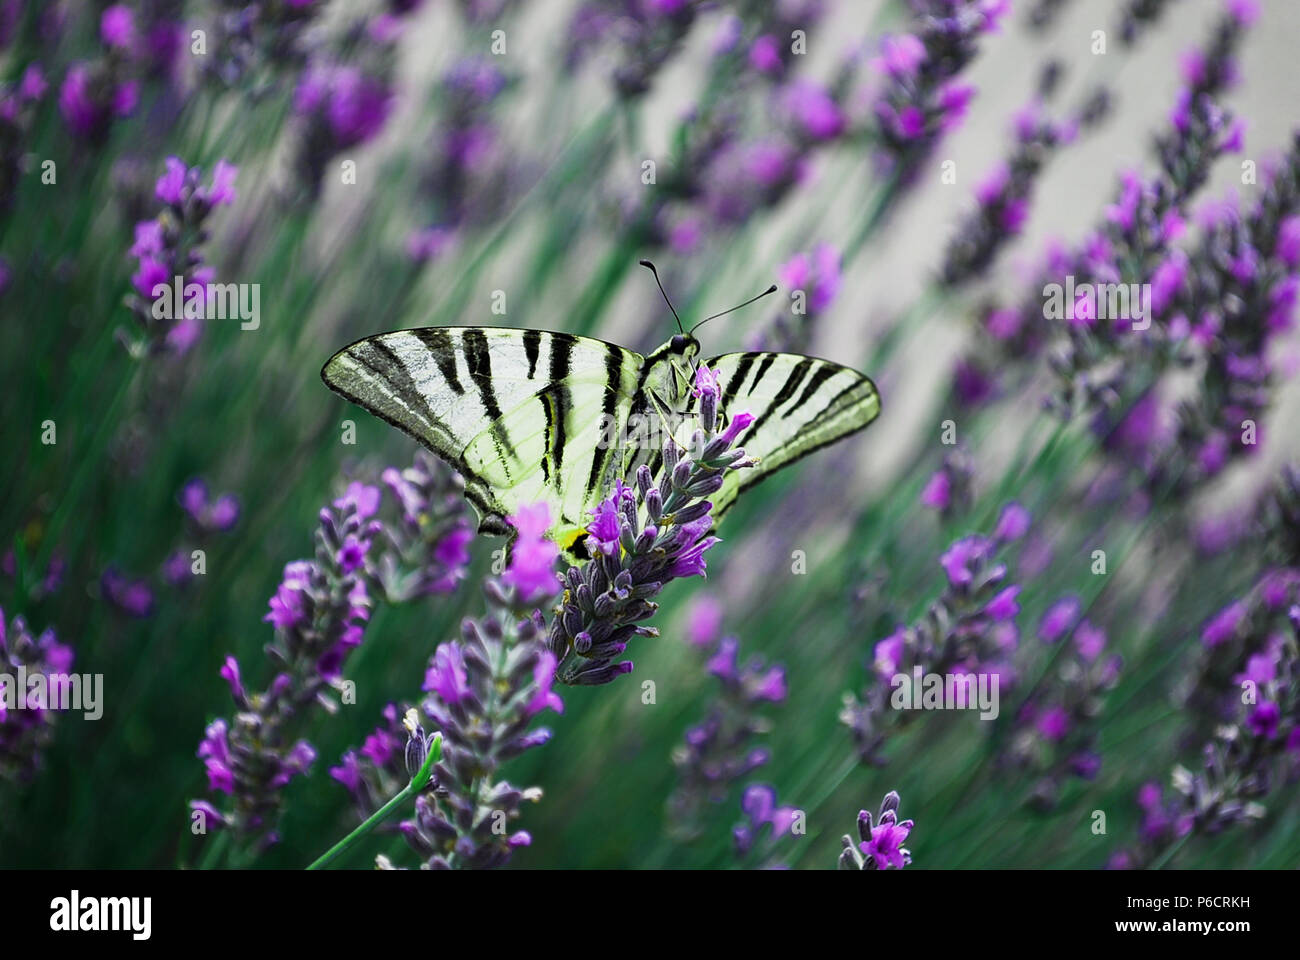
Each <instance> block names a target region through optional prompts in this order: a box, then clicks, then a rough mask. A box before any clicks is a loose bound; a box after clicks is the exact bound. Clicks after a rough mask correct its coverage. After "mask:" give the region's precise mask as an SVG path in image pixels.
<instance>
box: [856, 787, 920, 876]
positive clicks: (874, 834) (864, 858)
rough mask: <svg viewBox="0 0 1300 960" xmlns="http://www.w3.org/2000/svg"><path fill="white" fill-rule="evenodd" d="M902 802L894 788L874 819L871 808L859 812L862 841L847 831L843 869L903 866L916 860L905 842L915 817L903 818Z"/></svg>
mask: <svg viewBox="0 0 1300 960" xmlns="http://www.w3.org/2000/svg"><path fill="white" fill-rule="evenodd" d="M898 803H899V797H898V793H897V791H894V790H890V791H889V792H888V793H887V794H885V799H884V800H882V801H881V803H880V812H879V813H878V814H877V815H876V818H875V820H874V822H873V820H872V817H871V811H870V810H861V811H859V812H858V842H857V843H856V844H855V843H854V842H853V837H851V836H849V835H848V834H845V835H844V838H843V840H842V841H841V842H842V843H843V844H844V850H843V851H842V852H841V853H840V859H839V867H840V869H841V870H890V869H893V870H902V869H903V868H904V867H906V866H907V865H908V864H910V863H911V862H912V854H911V852H910V851H908V850H907V849H906V848H905V847H904V846H903V844H904V843H906V842H907V838H908V836H909V835H910V834H911V832H912V821H911V820H904V821H902V822H901V823H900V822H899V820H898Z"/></svg>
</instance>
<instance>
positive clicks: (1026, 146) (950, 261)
mask: <svg viewBox="0 0 1300 960" xmlns="http://www.w3.org/2000/svg"><path fill="white" fill-rule="evenodd" d="M1054 79H1055V78H1054V77H1053V78H1052V80H1051V82H1054ZM1105 112H1106V111H1105V101H1104V99H1103V100H1101V101H1096V100H1094V101H1093V102H1092V103H1090V104H1089V105H1088V108H1087V109H1085V110H1084V111H1082V112H1081V113H1080V114H1079V116H1077V117H1073V118H1070V119H1068V120H1065V121H1060V122H1057V121H1053V120H1052V119H1051V118H1049V117H1048V116H1047V114H1046V111H1045V109H1044V107H1043V103H1042V99H1041V95H1040V96H1039V97H1036V98H1035V99H1034V100H1033V101H1031V102H1030V103H1029V104H1028V105H1027V106H1026V107H1025V108H1024V109H1023V110H1021V111H1020V112H1019V113H1017V114H1016V117H1015V121H1014V124H1013V140H1012V143H1013V147H1012V150H1011V151H1010V153H1009V155H1008V156H1007V158H1006V159H1005V160H1003V161H1002V162H1000V163H999V164H998V165H997V166H995V167H994V168H993V170H992V171H991V172H990V173H989V174H988V175H987V176H986V177H985V178H984V179H983V180H982V181H980V183H979V184H978V185H977V186H976V188H975V199H976V207H975V210H974V211H972V212H971V213H970V214H969V215H968V216H967V217H966V218H965V219H964V220H963V221H962V223H961V225H960V226H959V227H958V228H957V230H956V232H955V233H954V234H953V237H952V239H951V240H949V242H948V248H947V250H946V251H945V253H944V262H943V267H942V269H941V276H942V281H943V284H944V285H945V286H946V287H949V288H955V287H959V286H961V285H962V284H964V283H966V282H968V281H969V280H971V279H972V278H974V277H976V276H978V275H980V274H982V273H983V272H984V271H985V270H987V269H988V267H989V266H990V265H991V264H992V263H993V261H994V259H995V258H996V257H997V255H998V254H999V253H1000V252H1001V251H1002V249H1003V248H1004V247H1005V246H1006V244H1007V243H1008V242H1009V241H1010V240H1011V239H1012V238H1014V237H1015V236H1016V235H1018V234H1019V233H1020V231H1021V229H1022V227H1023V226H1024V224H1025V221H1026V220H1027V219H1028V215H1029V206H1030V203H1031V202H1032V200H1033V191H1034V187H1035V185H1036V183H1037V180H1038V178H1039V176H1040V175H1041V174H1042V171H1043V169H1044V167H1045V165H1046V163H1047V161H1048V160H1049V159H1050V158H1051V156H1052V154H1053V153H1055V151H1056V150H1058V149H1059V148H1060V147H1061V146H1064V145H1066V144H1069V143H1071V142H1073V140H1074V139H1075V138H1076V136H1077V135H1078V133H1079V131H1080V130H1081V129H1083V128H1086V127H1090V126H1092V125H1094V124H1095V123H1096V122H1097V121H1098V120H1100V119H1101V117H1102V116H1104V115H1105Z"/></svg>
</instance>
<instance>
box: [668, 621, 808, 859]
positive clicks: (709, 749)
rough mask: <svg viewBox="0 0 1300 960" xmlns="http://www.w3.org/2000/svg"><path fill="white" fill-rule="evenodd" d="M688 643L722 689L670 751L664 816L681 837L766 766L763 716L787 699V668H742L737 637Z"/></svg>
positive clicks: (751, 663)
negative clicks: (670, 786)
mask: <svg viewBox="0 0 1300 960" xmlns="http://www.w3.org/2000/svg"><path fill="white" fill-rule="evenodd" d="M691 640H692V643H694V644H695V645H696V646H698V647H700V648H701V649H702V650H704V651H705V652H707V653H708V660H707V661H706V662H705V665H704V668H705V670H706V671H708V673H710V674H711V675H712V676H713V677H715V678H716V679H717V681H718V684H719V687H720V689H719V691H718V693H717V695H716V696H715V697H714V698H713V699H712V701H711V702H710V704H709V707H708V710H707V712H706V713H705V716H704V719H703V720H701V721H700V722H699V723H697V724H695V725H694V726H692V727H691V728H690V729H688V730H687V731H686V738H685V743H684V744H682V745H681V746H679V747H678V748H677V749H676V750H674V751H673V765H674V766H676V768H677V778H678V786H677V789H676V790H675V791H674V792H673V795H672V796H671V797H670V798H669V800H668V811H669V816H670V818H671V820H672V828H673V831H674V832H675V833H676V834H678V835H679V836H683V837H688V836H691V835H693V834H694V832H695V831H696V830H697V829H698V820H699V816H700V813H701V811H702V810H703V809H704V807H705V806H706V804H709V803H721V802H722V801H723V800H725V799H726V798H727V796H728V794H729V793H730V790H731V787H732V785H733V784H735V783H737V782H738V781H739V780H741V779H742V778H743V777H747V776H748V775H749V774H751V773H752V772H753V771H754V770H756V769H758V768H759V767H761V766H762V765H763V764H765V763H767V761H768V758H769V751H768V750H767V749H766V748H764V747H760V746H757V745H756V741H757V739H758V738H759V737H760V736H762V735H763V734H764V733H766V732H767V731H768V730H769V729H770V721H768V719H767V718H766V717H765V716H764V713H763V711H764V709H765V708H766V707H767V706H768V705H770V704H780V703H783V702H784V701H785V697H786V682H785V668H784V667H782V666H781V665H779V664H768V663H767V662H765V661H764V660H763V658H762V657H758V656H755V657H751V658H749V659H747V660H746V661H745V662H744V663H741V662H740V643H739V641H738V640H736V638H735V637H725V636H724V637H722V638H720V639H718V638H715V637H711V636H704V635H700V634H696V635H695V636H692V637H691ZM700 641H703V642H702V643H701V642H700Z"/></svg>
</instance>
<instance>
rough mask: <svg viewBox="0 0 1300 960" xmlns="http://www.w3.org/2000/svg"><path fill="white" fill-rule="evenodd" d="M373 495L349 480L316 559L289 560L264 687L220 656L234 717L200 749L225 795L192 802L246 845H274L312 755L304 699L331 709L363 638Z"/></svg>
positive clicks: (324, 515) (324, 525)
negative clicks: (286, 801) (304, 728)
mask: <svg viewBox="0 0 1300 960" xmlns="http://www.w3.org/2000/svg"><path fill="white" fill-rule="evenodd" d="M379 499H380V491H379V490H378V488H375V487H368V486H365V485H363V484H355V483H354V484H352V485H351V486H350V487H349V488H348V490H347V492H346V493H345V494H344V495H343V496H342V497H340V498H339V499H337V500H335V501H334V503H333V504H332V506H331V507H329V508H327V509H323V510H321V512H320V527H319V528H318V530H317V533H316V556H315V558H314V559H312V560H299V561H295V562H293V563H290V564H288V565H287V566H286V567H285V570H284V579H283V581H282V582H281V583H280V586H279V587H278V589H277V590H276V593H275V596H273V597H272V598H271V601H270V612H269V613H268V614H267V615H266V617H265V618H264V619H265V620H266V621H268V622H269V623H271V624H272V625H273V626H274V627H275V639H274V640H273V641H272V642H271V643H270V644H268V646H267V648H266V653H267V656H268V658H269V659H270V660H271V664H272V667H273V668H274V670H275V671H276V672H275V676H274V678H273V679H272V681H271V683H270V685H269V686H268V687H267V688H266V689H265V690H264V691H260V692H259V691H251V690H248V689H246V688H245V686H244V681H243V678H242V673H241V670H240V666H239V663H238V662H237V661H236V660H235V658H234V657H227V658H226V661H225V664H224V665H223V666H222V668H221V676H222V677H223V678H224V679H225V680H226V682H227V683H228V684H229V686H230V694H231V698H232V699H233V700H234V703H235V706H236V708H237V710H238V712H237V713H236V714H235V716H234V720H233V721H230V722H228V721H226V720H225V719H224V718H218V719H217V720H214V721H213V722H212V723H211V725H209V727H208V729H207V731H206V733H205V735H204V738H203V741H202V743H201V744H200V745H199V751H198V755H199V757H200V758H201V759H202V760H203V762H204V766H205V767H206V768H207V774H208V786H209V789H210V790H211V791H212V793H213V795H214V796H215V795H216V794H225V795H226V796H227V797H228V798H229V799H228V800H227V801H226V802H225V803H224V804H223V806H222V807H221V808H218V806H217V805H216V804H214V803H212V802H209V801H207V800H196V801H194V802H193V803H192V804H191V806H192V808H193V809H194V810H195V811H197V812H199V813H201V814H203V816H204V818H205V820H206V822H207V826H208V827H209V828H211V829H216V828H228V829H230V830H231V831H232V832H233V833H234V834H235V835H236V837H237V839H238V840H239V841H240V842H241V843H244V844H246V845H252V846H253V847H254V850H252V851H249V850H245V851H243V852H244V853H245V854H247V853H250V852H255V851H256V849H257V848H260V847H262V846H264V845H268V844H271V843H274V842H276V840H277V839H278V838H277V835H276V833H275V828H276V824H277V820H278V818H279V813H280V808H281V805H282V793H283V790H284V788H285V787H286V786H287V785H288V783H289V782H290V780H292V778H293V777H295V776H299V775H302V774H305V773H306V772H307V771H308V770H309V769H310V767H311V765H312V762H313V761H314V759H315V756H316V751H315V748H313V747H312V745H311V744H310V743H308V742H307V741H306V740H301V739H299V740H293V732H294V730H295V729H296V727H297V725H298V724H299V723H300V722H301V720H302V718H303V714H304V712H305V711H306V710H307V709H308V708H310V707H311V706H312V705H317V706H320V707H322V708H324V709H326V710H329V711H333V710H335V709H337V703H336V701H335V700H334V699H333V698H332V697H331V696H330V690H331V688H333V687H335V686H336V685H337V684H338V683H339V682H340V680H341V674H342V668H343V661H344V659H345V658H346V656H347V655H348V653H349V652H350V651H351V650H353V649H354V648H356V647H357V646H358V645H359V644H360V643H361V640H362V635H363V631H364V630H365V624H366V622H367V621H368V620H369V618H370V610H371V606H372V601H371V599H370V594H369V592H368V590H367V586H366V569H365V567H366V560H367V558H368V556H369V554H370V552H371V548H372V545H373V543H374V540H375V538H376V535H377V534H378V533H379V531H380V524H379V523H378V522H376V521H374V520H373V519H372V518H373V517H374V515H375V512H376V511H377V509H378V507H379Z"/></svg>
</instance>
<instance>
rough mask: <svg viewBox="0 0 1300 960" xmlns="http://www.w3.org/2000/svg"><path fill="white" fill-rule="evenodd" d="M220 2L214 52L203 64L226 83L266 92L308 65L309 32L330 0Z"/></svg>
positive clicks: (212, 43) (207, 71)
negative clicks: (306, 45) (306, 44)
mask: <svg viewBox="0 0 1300 960" xmlns="http://www.w3.org/2000/svg"><path fill="white" fill-rule="evenodd" d="M216 6H217V8H218V9H217V14H216V19H215V22H214V24H213V31H212V37H211V38H210V40H209V45H210V47H211V50H212V53H211V55H209V56H208V57H204V58H203V61H204V62H203V64H202V66H203V69H204V72H205V75H206V76H207V78H208V79H209V80H210V81H212V82H214V83H217V84H220V85H221V86H225V87H235V86H243V87H245V88H246V89H247V90H248V91H249V92H250V93H251V94H252V95H253V96H254V97H258V98H260V97H262V96H265V95H266V94H267V93H269V92H270V91H271V90H274V89H275V88H276V87H277V86H279V84H280V82H281V81H282V79H283V77H284V76H285V75H287V74H289V73H292V72H293V71H295V70H296V69H297V68H299V67H300V66H301V65H302V63H303V61H304V60H305V59H306V52H305V50H304V44H303V42H302V37H303V34H304V33H305V32H306V31H307V29H308V28H309V27H310V26H311V25H312V22H313V21H314V20H315V18H316V16H317V14H319V13H320V11H321V10H322V9H323V8H324V6H325V5H324V3H323V2H320V0H284V2H281V3H259V4H247V3H244V2H243V0H219V2H218V3H217V4H216Z"/></svg>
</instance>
